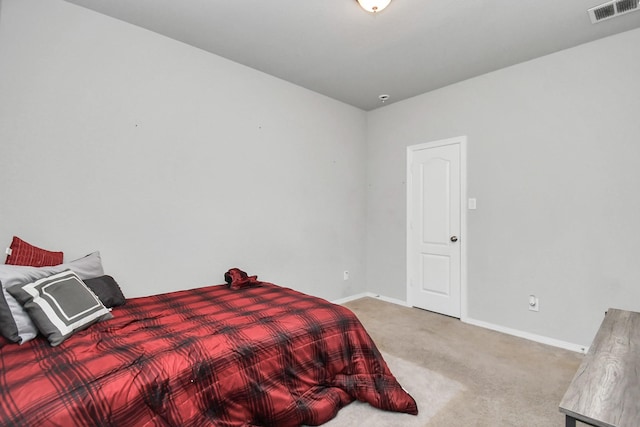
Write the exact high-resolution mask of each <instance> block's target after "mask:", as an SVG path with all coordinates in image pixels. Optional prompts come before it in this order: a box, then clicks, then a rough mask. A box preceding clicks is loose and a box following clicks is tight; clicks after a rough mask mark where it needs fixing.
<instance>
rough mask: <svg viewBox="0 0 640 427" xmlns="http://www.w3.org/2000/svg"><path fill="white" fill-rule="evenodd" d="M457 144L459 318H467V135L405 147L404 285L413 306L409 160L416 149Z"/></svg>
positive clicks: (411, 201)
mask: <svg viewBox="0 0 640 427" xmlns="http://www.w3.org/2000/svg"><path fill="white" fill-rule="evenodd" d="M454 144H458V145H459V146H460V240H459V243H460V320H463V321H464V320H465V319H466V318H467V243H468V241H469V235H468V234H467V209H468V208H467V136H466V135H463V136H457V137H454V138H447V139H441V140H438V141H432V142H426V143H422V144H417V145H410V146H408V147H407V164H406V169H407V195H406V197H407V203H406V205H407V206H406V208H407V212H406V214H407V223H406V226H407V228H406V245H407V247H406V256H407V266H406V267H407V270H406V281H407V283H406V286H407V303H408V305H409V306H411V307H413V306H414V305H413V303H414V301H413V296H412V293H411V283H410V280H409V277H411V273H412V267H413V266H412V265H411V254H410V251H411V241H410V240H409V239H410V233H411V221H412V218H411V212H412V204H413V197H412V196H413V174H412V173H411V162H412V161H413V155H414V153H415V152H416V151H420V150H425V149H429V148H436V147H442V146H445V145H454Z"/></svg>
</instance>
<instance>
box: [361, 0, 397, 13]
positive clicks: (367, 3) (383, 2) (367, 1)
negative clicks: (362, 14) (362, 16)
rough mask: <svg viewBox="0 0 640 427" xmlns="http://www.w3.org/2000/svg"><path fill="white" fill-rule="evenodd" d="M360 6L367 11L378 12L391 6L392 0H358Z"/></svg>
mask: <svg viewBox="0 0 640 427" xmlns="http://www.w3.org/2000/svg"><path fill="white" fill-rule="evenodd" d="M356 1H357V2H358V4H360V7H361V8H363V9H364V10H366V11H367V12H371V13H377V12H380V11H381V10H382V9H384V8H385V7H387V6H389V3H391V0H356Z"/></svg>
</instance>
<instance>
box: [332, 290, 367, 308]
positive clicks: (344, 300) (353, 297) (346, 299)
mask: <svg viewBox="0 0 640 427" xmlns="http://www.w3.org/2000/svg"><path fill="white" fill-rule="evenodd" d="M368 296H369V295H367V292H362V293H361V294H355V295H351V296H350V297H344V298H340V299H337V300H333V301H331V302H332V303H334V304H338V305H342V304H344V303H347V302H349V301H355V300H357V299H360V298H364V297H368Z"/></svg>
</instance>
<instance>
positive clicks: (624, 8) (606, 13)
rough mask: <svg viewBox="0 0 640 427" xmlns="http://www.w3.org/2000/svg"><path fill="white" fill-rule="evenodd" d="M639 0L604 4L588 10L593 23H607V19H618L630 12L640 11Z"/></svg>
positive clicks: (622, 0) (623, 0)
mask: <svg viewBox="0 0 640 427" xmlns="http://www.w3.org/2000/svg"><path fill="white" fill-rule="evenodd" d="M638 1H639V0H614V1H609V2H606V3H603V4H601V5H599V6H595V7H592V8H591V9H589V10H587V12H589V18H591V23H592V24H595V23H596V22H601V21H605V20H607V19H611V18H616V17H618V16H620V15H624V14H626V13H629V12H635V11H637V10H640V9H638Z"/></svg>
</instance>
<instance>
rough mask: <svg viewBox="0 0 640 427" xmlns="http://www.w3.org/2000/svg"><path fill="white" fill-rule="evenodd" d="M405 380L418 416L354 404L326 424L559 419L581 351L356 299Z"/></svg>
mask: <svg viewBox="0 0 640 427" xmlns="http://www.w3.org/2000/svg"><path fill="white" fill-rule="evenodd" d="M345 306H347V307H349V308H350V309H351V310H352V311H353V312H355V313H356V315H357V316H358V317H359V318H360V320H361V321H362V323H363V324H364V326H365V327H366V328H367V330H368V332H369V334H370V335H371V337H372V338H373V339H374V341H375V342H376V344H377V345H378V348H379V349H380V350H381V351H382V352H383V353H385V359H386V360H387V364H388V365H389V367H390V368H391V370H392V372H393V373H394V375H395V376H396V378H398V380H399V381H400V383H401V384H402V385H403V386H404V387H405V388H406V389H407V391H409V393H411V395H412V396H413V397H414V398H415V399H416V401H417V402H418V408H419V410H420V411H421V414H420V415H419V416H418V417H413V416H410V415H405V414H391V415H390V416H389V415H388V414H386V413H384V412H383V411H379V410H377V409H374V408H372V407H370V406H369V405H362V404H358V403H356V404H351V405H349V406H348V407H346V408H344V409H342V410H341V411H340V412H339V414H338V416H337V417H336V418H335V419H334V420H333V421H331V422H330V423H329V424H327V426H331V427H346V426H354V425H367V426H371V427H382V426H399V427H400V426H407V427H409V426H411V427H413V426H415V427H439V426H443V427H445V426H446V427H457V426H460V427H463V426H464V427H467V426H477V427H481V426H487V427H489V426H490V427H499V426H505V427H520V426H521V427H531V426H535V427H546V426H548V427H557V426H562V425H564V416H563V415H562V414H561V413H560V412H559V411H558V404H559V402H560V400H561V399H562V396H563V395H564V392H565V390H566V388H567V386H568V385H569V382H570V381H571V379H572V378H573V375H574V373H575V372H576V370H577V369H578V366H579V365H580V362H581V360H582V355H581V354H578V353H574V352H571V351H568V350H563V349H558V348H555V347H550V346H546V345H543V344H538V343H535V342H532V341H528V340H525V339H522V338H517V337H513V336H510V335H505V334H501V333H499V332H495V331H490V330H487V329H484V328H480V327H477V326H472V325H468V324H465V323H462V322H460V321H459V320H458V319H453V318H450V317H447V316H442V315H439V314H435V313H431V312H428V311H424V310H420V309H416V308H406V307H402V306H398V305H395V304H390V303H387V302H384V301H380V300H377V299H374V298H362V299H359V300H356V301H351V302H349V303H347V304H345Z"/></svg>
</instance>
